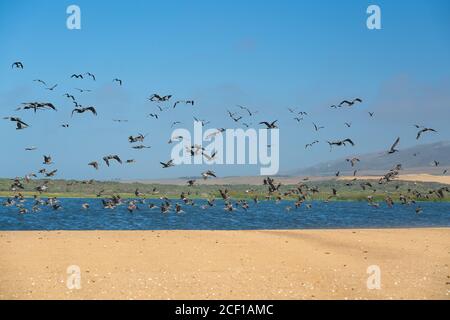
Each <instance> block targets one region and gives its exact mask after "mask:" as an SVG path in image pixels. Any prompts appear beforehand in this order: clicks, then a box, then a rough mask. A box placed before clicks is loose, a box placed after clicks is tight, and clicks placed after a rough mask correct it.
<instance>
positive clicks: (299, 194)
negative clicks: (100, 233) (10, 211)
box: [3, 61, 449, 214]
mask: <svg viewBox="0 0 450 320" xmlns="http://www.w3.org/2000/svg"><path fill="white" fill-rule="evenodd" d="M12 68H13V69H24V64H23V63H22V62H20V61H18V62H14V63H13V64H12ZM70 78H71V79H78V80H83V79H86V78H88V79H90V80H91V81H96V80H97V79H96V76H95V75H94V74H93V73H90V72H86V73H74V74H72V75H71V76H70ZM33 81H34V82H36V83H39V84H40V85H42V86H43V87H44V89H45V90H48V91H54V90H55V89H56V88H57V87H58V84H53V85H48V84H47V83H46V82H45V81H44V80H41V79H34V80H33ZM112 82H113V83H116V84H117V85H118V86H122V85H123V81H122V80H121V79H119V78H114V79H112ZM74 90H77V91H78V92H79V93H80V94H82V93H85V92H90V91H92V90H90V89H80V88H75V89H74ZM63 96H64V97H65V98H67V99H69V100H70V101H71V102H72V103H73V105H74V108H73V110H72V111H71V116H72V117H73V116H74V115H75V114H84V113H91V114H92V116H97V115H98V114H97V110H96V108H95V107H93V106H83V105H81V104H79V103H78V101H77V99H76V97H75V95H73V94H69V93H64V95H63ZM172 98H173V96H172V95H160V94H156V93H155V94H152V95H151V96H150V97H149V98H148V100H149V101H150V102H152V103H154V104H155V105H156V107H157V109H158V110H159V112H163V111H166V110H168V109H170V108H171V109H175V108H176V107H177V106H179V105H180V104H182V105H183V104H184V105H190V106H192V107H194V106H195V101H194V100H193V99H187V100H176V101H173V99H172ZM362 102H363V100H362V99H361V98H355V99H348V100H343V101H341V102H340V103H339V104H335V105H331V106H330V108H332V109H339V108H351V107H355V106H356V105H358V104H361V103H362ZM237 108H238V109H239V110H240V111H230V110H227V113H228V116H229V118H230V119H231V120H232V121H233V122H234V123H240V124H242V125H243V126H245V127H250V126H251V125H252V123H251V122H250V121H251V119H254V117H255V116H256V115H257V114H258V111H257V110H251V109H250V108H248V107H246V106H242V105H237ZM21 110H22V111H30V110H32V111H33V112H34V113H36V112H41V111H57V107H56V106H55V105H54V104H53V103H51V102H25V103H22V104H21V106H20V107H18V108H17V109H16V111H21ZM288 112H289V114H290V115H291V117H292V119H293V120H294V121H296V122H302V121H304V119H305V117H307V116H308V113H307V112H305V111H301V110H298V109H294V108H288ZM368 115H369V117H371V118H372V117H374V113H373V112H368ZM148 117H151V118H154V119H156V120H158V119H159V114H158V113H157V112H154V113H150V114H149V115H148ZM4 119H5V120H9V121H11V122H14V123H15V125H16V130H25V129H27V128H29V127H30V125H29V124H28V123H27V122H25V121H24V120H22V119H21V118H20V117H18V116H15V115H14V116H7V117H4ZM249 119H250V121H248V120H249ZM194 120H195V121H198V122H200V123H201V124H202V126H206V125H208V124H209V123H210V122H209V121H207V120H205V119H198V118H196V117H194ZM113 121H114V122H128V120H126V119H114V120H113ZM180 123H181V122H180V121H173V122H172V124H171V127H174V126H176V125H177V124H180ZM257 123H258V124H259V125H261V126H264V127H265V128H267V129H268V130H271V129H276V128H278V120H270V121H260V122H257ZM312 124H313V129H314V131H316V132H318V131H320V130H322V129H324V128H325V127H324V126H322V125H319V124H317V123H315V122H313V123H312ZM351 125H352V124H351V123H350V122H346V123H345V126H347V127H348V128H350V127H351ZM62 126H63V127H65V128H67V127H69V124H62ZM415 127H416V129H417V130H418V131H417V135H416V139H417V140H419V139H420V138H421V137H422V136H423V135H424V134H427V133H437V130H435V129H433V128H430V127H424V126H421V125H415ZM224 131H225V129H224V128H220V129H217V131H216V132H214V133H212V134H210V136H209V137H207V138H211V137H213V136H214V135H219V134H221V133H222V132H224ZM145 138H146V136H145V135H143V134H141V133H139V134H138V135H130V136H129V137H128V142H129V143H130V144H131V145H132V148H133V149H147V148H151V147H150V146H147V145H145V144H144V141H145ZM182 138H183V137H181V136H180V137H171V138H170V139H169V141H168V143H169V144H171V143H173V142H175V141H180V140H181V139H182ZM325 142H326V143H327V144H328V145H329V147H330V151H331V150H332V148H333V147H346V146H354V145H355V142H354V141H353V139H352V138H345V139H341V140H331V141H325ZM318 143H320V142H319V140H314V141H312V142H311V143H308V144H306V145H305V149H308V148H313V146H314V145H316V144H318ZM399 143H400V137H397V138H396V139H395V141H394V143H393V144H392V145H391V146H390V147H389V148H388V149H387V151H386V154H387V155H390V154H394V153H396V152H399V150H398V149H397V148H398V145H399ZM268 147H270V145H269V146H268ZM25 150H26V151H35V150H37V147H26V148H25ZM187 151H188V152H189V153H190V155H191V156H196V155H202V156H203V157H205V159H207V160H209V161H211V160H214V158H215V156H216V155H217V152H216V151H213V152H212V153H211V154H208V153H207V152H206V151H205V149H204V148H203V147H202V146H199V145H192V146H190V148H188V150H187ZM414 156H415V155H414ZM101 160H103V162H104V164H105V165H106V166H107V167H109V166H110V165H112V162H116V163H118V164H123V162H124V161H123V160H122V158H121V157H120V156H119V155H117V154H110V155H105V156H104V157H103V158H102V159H101ZM101 160H93V161H91V162H89V163H87V165H88V166H90V167H92V168H93V169H95V170H99V169H100V167H101ZM346 160H347V162H348V163H349V165H350V166H351V167H352V168H353V167H355V166H356V165H357V163H359V162H360V161H361V160H360V159H359V158H356V157H354V158H348V159H346ZM135 161H136V160H135V159H127V160H125V163H128V164H130V163H134V162H135ZM42 164H43V165H44V166H46V167H47V166H51V165H52V164H53V160H52V156H51V155H44V156H43V162H42ZM160 165H161V167H162V168H164V169H168V168H170V167H173V166H175V164H174V161H173V159H169V160H167V161H160ZM434 165H435V166H436V167H437V166H439V162H438V161H434ZM46 167H45V168H43V169H40V170H39V172H38V173H39V174H41V175H42V177H43V178H44V179H41V180H40V181H43V182H42V183H41V184H39V185H38V186H37V187H36V188H35V191H36V192H37V193H38V194H35V195H34V202H33V205H32V209H31V210H32V212H37V211H40V210H41V207H43V206H49V207H51V208H53V209H54V210H59V209H61V208H62V207H61V203H60V201H59V200H58V199H57V198H48V199H47V200H45V201H44V200H42V199H40V195H41V194H42V193H45V192H48V191H49V183H50V180H49V179H47V178H51V177H54V176H56V174H57V172H58V170H57V169H53V170H47V168H46ZM400 170H402V165H401V164H398V165H396V166H395V167H394V168H392V169H391V170H389V172H387V173H386V174H385V175H384V176H383V177H381V179H380V180H379V181H378V184H380V185H382V184H386V183H390V182H392V181H393V180H394V179H395V178H396V177H397V176H398V175H399V173H400ZM446 173H447V171H446V170H444V172H443V174H446ZM356 174H357V170H354V173H353V175H354V176H355V178H354V179H353V180H350V181H349V182H347V183H346V185H347V186H352V185H353V184H355V183H356V181H357V178H356ZM335 175H336V177H338V176H339V175H340V172H336V174H335ZM201 177H202V178H203V179H205V180H206V179H210V178H216V177H217V175H216V173H215V172H214V171H212V170H207V171H205V172H202V173H201ZM35 178H36V179H37V178H38V176H37V174H35V173H31V174H28V175H26V176H25V177H24V178H23V179H21V178H18V177H17V178H15V179H13V182H12V185H11V188H10V190H11V191H12V192H14V196H13V197H10V198H8V199H6V200H5V201H4V202H3V206H7V207H12V206H16V207H17V208H18V209H19V213H21V214H24V213H27V212H28V209H27V208H26V207H25V205H24V203H25V202H26V199H25V197H24V196H23V195H22V193H21V192H22V191H23V190H24V189H25V186H24V184H26V183H29V182H30V181H31V180H32V179H35ZM306 181H308V178H305V179H304V181H303V182H300V183H299V184H297V185H296V186H293V187H291V188H289V189H287V190H286V189H285V190H282V189H281V186H282V184H281V183H279V182H278V183H277V182H276V181H275V179H274V178H271V177H266V178H264V180H263V185H264V186H266V187H267V193H266V195H265V200H275V201H276V203H280V201H281V200H283V199H295V201H294V202H293V207H291V206H287V207H286V208H285V209H286V210H287V211H290V210H292V209H293V208H299V207H300V206H302V204H303V203H305V202H306V201H307V200H308V199H310V198H311V196H313V195H314V194H316V193H319V188H318V187H314V186H309V185H307V184H306ZM82 183H85V184H93V183H94V181H93V180H89V181H83V182H82ZM195 184H196V180H195V179H189V180H188V181H187V186H188V188H189V187H192V186H194V185H195ZM360 187H361V188H362V189H363V190H367V189H370V190H371V191H372V192H373V193H375V192H376V188H375V185H374V183H370V182H362V183H360ZM396 189H398V185H397V186H396ZM445 192H449V189H448V187H443V188H439V189H434V190H430V191H429V192H428V193H427V194H424V193H421V192H418V191H417V190H413V189H408V190H407V192H406V194H401V195H400V197H399V200H400V202H401V203H402V204H407V205H409V204H415V203H416V200H422V199H431V198H432V197H437V198H439V199H442V198H444V196H445ZM103 193H104V190H101V191H100V192H98V194H97V197H99V198H100V197H101V198H102V200H101V201H102V206H103V208H105V209H115V208H117V207H118V206H122V205H126V207H127V209H128V210H129V211H130V212H133V211H135V210H138V209H140V207H139V206H140V205H146V206H147V207H148V208H149V209H156V208H159V209H160V211H161V212H162V213H169V212H171V211H172V210H174V211H175V212H176V213H182V212H183V210H182V208H183V206H195V205H196V202H195V201H194V200H193V199H192V198H191V195H192V194H191V191H190V190H188V191H187V192H184V191H183V192H182V193H181V194H180V200H181V203H178V202H176V203H175V204H174V203H173V202H174V200H171V199H169V198H168V197H167V196H165V195H161V196H160V200H161V204H160V205H155V204H154V203H149V204H147V202H146V201H147V200H146V196H155V195H157V194H159V191H158V190H157V189H156V188H154V189H153V191H152V192H151V194H144V193H142V192H140V191H139V190H138V189H136V190H135V196H136V198H134V199H128V200H126V199H125V200H124V199H122V198H121V197H120V196H119V195H115V194H112V195H109V196H107V197H105V195H104V194H103ZM218 193H219V194H220V198H221V199H222V200H223V203H224V210H226V211H229V212H230V211H235V210H237V209H239V208H241V209H243V210H247V209H248V208H249V207H250V203H249V201H247V200H235V201H233V199H232V198H231V196H230V193H229V190H227V189H224V190H222V189H219V190H218ZM246 193H247V194H248V195H249V198H250V199H252V201H253V202H254V203H258V202H259V201H260V200H261V199H259V198H258V196H257V195H256V194H255V190H252V189H251V190H247V191H246ZM337 196H338V190H336V189H334V188H333V189H332V190H331V191H330V195H329V197H328V198H327V201H329V200H331V199H333V198H336V197H337ZM215 199H216V197H215V196H214V195H211V197H210V198H209V199H206V204H203V205H201V208H202V209H208V208H210V207H213V206H215ZM367 202H368V204H369V205H370V206H372V207H378V206H379V203H378V202H376V201H375V200H374V197H373V196H372V195H369V196H367ZM385 202H386V204H387V205H388V206H389V207H392V206H393V205H394V200H393V199H392V197H391V196H389V195H387V196H386V198H385ZM89 207H90V205H89V204H88V203H84V204H83V205H82V208H83V209H85V210H87V209H89ZM305 207H306V208H311V204H310V203H306V204H305ZM421 212H422V209H421V208H420V207H416V213H421Z"/></svg>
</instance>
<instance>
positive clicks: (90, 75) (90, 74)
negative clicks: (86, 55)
mask: <svg viewBox="0 0 450 320" xmlns="http://www.w3.org/2000/svg"><path fill="white" fill-rule="evenodd" d="M85 75H88V76H89V77H91V78H92V80H94V81H95V75H93V74H92V73H90V72H86V73H85Z"/></svg>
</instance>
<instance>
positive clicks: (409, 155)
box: [289, 141, 450, 176]
mask: <svg viewBox="0 0 450 320" xmlns="http://www.w3.org/2000/svg"><path fill="white" fill-rule="evenodd" d="M357 157H358V158H359V159H360V160H361V161H360V162H359V163H358V164H356V165H355V167H354V168H352V167H351V165H350V163H348V162H347V161H346V160H345V158H342V159H338V160H332V161H327V162H323V163H320V164H318V165H315V166H312V167H309V168H304V169H299V170H293V171H291V172H289V175H291V176H302V175H310V176H331V175H334V174H335V173H336V172H337V171H340V172H341V174H343V175H345V174H347V175H348V174H352V173H353V170H355V169H357V170H358V174H375V175H376V174H381V173H384V172H386V171H387V170H389V169H391V168H392V167H394V166H395V165H396V164H399V163H401V164H402V166H403V169H404V172H405V173H430V174H442V172H443V170H444V169H446V168H449V167H450V141H443V142H437V143H431V144H424V145H417V146H414V147H411V148H408V149H401V150H400V152H397V153H394V154H390V155H388V154H387V153H386V151H383V152H376V153H369V154H363V155H359V156H357ZM434 160H436V161H439V162H440V164H439V167H435V166H433V161H434ZM449 172H450V170H449ZM449 174H450V173H449Z"/></svg>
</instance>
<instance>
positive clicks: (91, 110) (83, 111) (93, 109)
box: [72, 107, 97, 116]
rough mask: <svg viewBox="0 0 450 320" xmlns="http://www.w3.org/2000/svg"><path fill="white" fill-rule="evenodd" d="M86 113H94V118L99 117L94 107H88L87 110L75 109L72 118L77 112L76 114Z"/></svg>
mask: <svg viewBox="0 0 450 320" xmlns="http://www.w3.org/2000/svg"><path fill="white" fill-rule="evenodd" d="M86 111H90V112H92V114H93V115H94V116H96V115H97V111H96V110H95V108H94V107H86V108H75V109H73V110H72V116H73V114H74V113H75V112H76V113H85V112H86Z"/></svg>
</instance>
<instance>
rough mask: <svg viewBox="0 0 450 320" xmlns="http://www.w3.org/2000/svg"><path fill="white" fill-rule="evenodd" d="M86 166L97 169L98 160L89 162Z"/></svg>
mask: <svg viewBox="0 0 450 320" xmlns="http://www.w3.org/2000/svg"><path fill="white" fill-rule="evenodd" d="M88 166H92V167H93V168H94V169H95V170H98V162H97V161H92V162H89V163H88Z"/></svg>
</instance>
